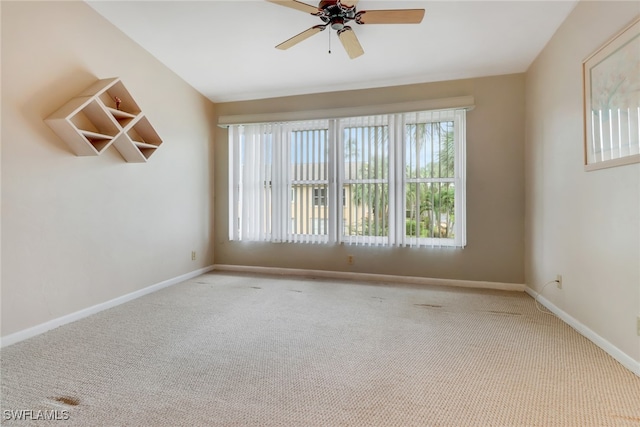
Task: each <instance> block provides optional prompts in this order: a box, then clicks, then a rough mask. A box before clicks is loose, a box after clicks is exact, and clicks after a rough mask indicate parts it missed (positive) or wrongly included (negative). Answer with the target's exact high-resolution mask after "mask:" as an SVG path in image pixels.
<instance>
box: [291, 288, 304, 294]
mask: <svg viewBox="0 0 640 427" xmlns="http://www.w3.org/2000/svg"><path fill="white" fill-rule="evenodd" d="M289 291H290V292H298V293H299V294H301V293H302V291H299V290H297V289H289Z"/></svg>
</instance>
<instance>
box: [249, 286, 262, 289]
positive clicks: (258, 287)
mask: <svg viewBox="0 0 640 427" xmlns="http://www.w3.org/2000/svg"><path fill="white" fill-rule="evenodd" d="M251 289H262V288H261V287H260V286H252V287H251Z"/></svg>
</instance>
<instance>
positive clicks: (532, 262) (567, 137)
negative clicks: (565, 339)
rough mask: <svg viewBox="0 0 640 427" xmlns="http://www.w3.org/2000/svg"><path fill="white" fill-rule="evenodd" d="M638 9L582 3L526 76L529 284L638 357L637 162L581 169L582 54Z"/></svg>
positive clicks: (639, 228)
mask: <svg viewBox="0 0 640 427" xmlns="http://www.w3.org/2000/svg"><path fill="white" fill-rule="evenodd" d="M639 13H640V3H638V2H619V3H618V2H608V1H607V2H591V1H583V2H580V3H579V4H578V5H577V6H576V8H575V9H574V11H573V12H572V13H571V15H570V16H569V17H568V18H567V20H566V21H565V22H564V23H563V25H562V26H561V27H560V29H559V30H558V31H557V33H556V34H555V36H554V37H553V38H552V40H551V41H550V42H549V44H548V45H547V46H546V48H545V49H544V51H543V52H542V53H541V54H540V56H539V57H538V58H537V59H536V61H535V62H534V64H533V65H532V66H531V68H530V69H529V71H528V72H527V75H526V82H527V85H526V88H527V91H526V99H527V115H526V123H527V132H526V151H525V158H526V181H527V186H526V212H525V215H526V248H527V251H526V281H527V284H528V285H529V286H530V287H532V288H534V289H537V290H540V289H541V287H542V285H543V284H544V283H545V282H547V281H549V280H553V279H555V277H556V274H562V275H563V289H562V290H558V289H556V287H555V286H549V287H547V288H546V290H545V292H544V296H545V297H546V298H548V299H549V300H550V301H551V302H552V303H553V304H555V305H556V306H558V307H559V308H560V309H562V310H564V311H565V312H566V313H568V314H569V315H570V316H572V317H574V318H575V319H577V320H578V321H579V322H581V323H583V324H584V325H586V326H587V327H588V328H589V329H591V330H592V331H594V332H595V333H596V334H598V335H600V336H601V337H602V338H604V339H605V340H607V341H608V342H609V343H611V344H613V345H614V346H615V347H617V348H618V349H619V350H621V351H622V352H624V353H625V354H627V355H628V356H630V357H631V358H633V359H635V360H636V361H640V338H639V337H638V336H637V335H636V316H638V315H639V314H640V165H639V164H635V165H629V166H622V167H617V168H612V169H605V170H599V171H594V172H585V171H584V168H583V131H582V125H583V124H582V118H583V116H582V80H581V64H582V60H583V59H585V58H586V57H587V56H588V55H590V54H591V53H592V52H593V51H594V50H595V49H597V48H598V47H599V46H600V45H602V44H603V43H604V42H605V41H607V40H608V39H609V38H610V37H611V36H612V35H613V34H615V33H617V32H618V31H619V30H620V29H621V28H623V27H624V26H625V25H626V24H627V23H629V22H630V20H631V19H632V18H633V17H634V16H636V15H638V14H639Z"/></svg>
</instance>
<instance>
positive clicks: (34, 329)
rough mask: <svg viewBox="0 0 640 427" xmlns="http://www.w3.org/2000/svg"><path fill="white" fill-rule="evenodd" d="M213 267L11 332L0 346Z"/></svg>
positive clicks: (72, 320) (5, 345)
mask: <svg viewBox="0 0 640 427" xmlns="http://www.w3.org/2000/svg"><path fill="white" fill-rule="evenodd" d="M213 269H214V267H213V266H209V267H204V268H201V269H198V270H195V271H192V272H190V273H185V274H182V275H180V276H178V277H174V278H172V279H168V280H165V281H162V282H160V283H156V284H155V285H151V286H147V287H146V288H143V289H140V290H137V291H135V292H131V293H129V294H126V295H122V296H120V297H118V298H114V299H112V300H109V301H105V302H103V303H100V304H96V305H94V306H92V307H88V308H85V309H82V310H80V311H76V312H75V313H71V314H67V315H65V316H62V317H58V318H57V319H53V320H49V321H48V322H45V323H41V324H40V325H36V326H33V327H31V328H28V329H24V330H22V331H18V332H15V333H13V334H10V335H7V336H5V337H2V338H0V348H3V347H7V346H10V345H11V344H15V343H17V342H20V341H24V340H26V339H28V338H32V337H35V336H36V335H40V334H43V333H45V332H47V331H50V330H51V329H55V328H57V327H59V326H62V325H66V324H68V323H71V322H75V321H76V320H80V319H82V318H85V317H88V316H91V315H92V314H96V313H99V312H101V311H103V310H107V309H109V308H112V307H115V306H118V305H120V304H124V303H125V302H129V301H131V300H134V299H136V298H140V297H141V296H144V295H147V294H150V293H152V292H156V291H159V290H160V289H163V288H167V287H169V286H172V285H175V284H178V283H181V282H184V281H185V280H189V279H192V278H194V277H197V276H200V275H201V274H204V273H207V272H209V271H211V270H213Z"/></svg>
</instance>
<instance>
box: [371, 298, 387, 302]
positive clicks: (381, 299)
mask: <svg viewBox="0 0 640 427" xmlns="http://www.w3.org/2000/svg"><path fill="white" fill-rule="evenodd" d="M371 298H373V299H377V300H380V301H384V298H382V297H371Z"/></svg>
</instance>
